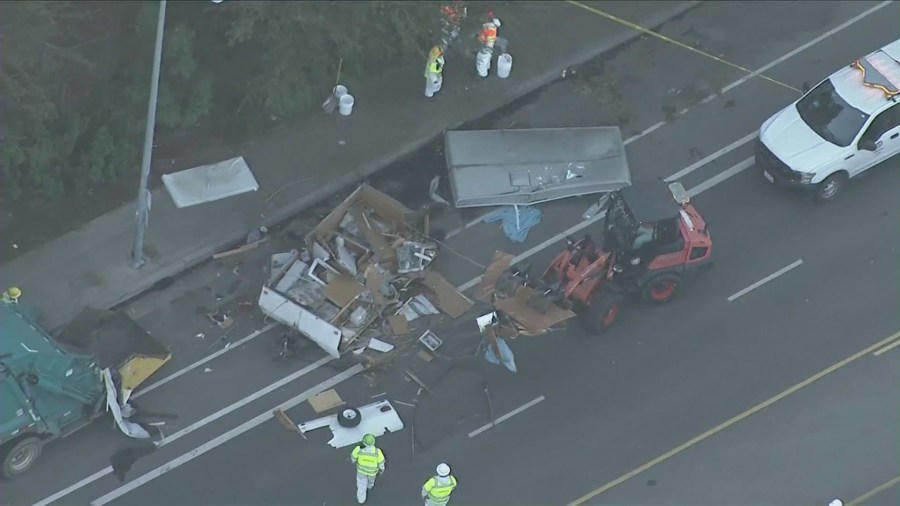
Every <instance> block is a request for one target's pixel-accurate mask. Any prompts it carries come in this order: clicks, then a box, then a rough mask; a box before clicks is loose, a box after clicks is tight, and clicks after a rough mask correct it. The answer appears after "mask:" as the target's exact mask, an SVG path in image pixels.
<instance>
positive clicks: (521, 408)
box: [469, 395, 544, 438]
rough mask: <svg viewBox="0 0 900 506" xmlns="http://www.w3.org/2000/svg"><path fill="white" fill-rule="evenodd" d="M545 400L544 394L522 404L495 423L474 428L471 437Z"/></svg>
mask: <svg viewBox="0 0 900 506" xmlns="http://www.w3.org/2000/svg"><path fill="white" fill-rule="evenodd" d="M543 400H544V396H543V395H542V396H540V397H538V398H537V399H534V400H532V401H530V402H528V403H526V404H524V405H522V406H519V407H518V408H516V409H514V410H512V411H510V412H509V413H507V414H505V415H503V416H501V417H500V418H498V419H497V420H496V421H495V422H494V423H489V424H487V425H484V426H482V427H479V428H477V429H475V430H473V431H472V432H470V433H469V437H470V438H472V437H475V436H477V435H479V434H481V433H482V432H484V431H486V430H488V429H490V428H491V427H495V426H497V425H500V424H501V423H503V422H505V421H506V420H509V419H510V418H512V417H514V416H516V415H518V414H519V413H521V412H523V411H525V410H526V409H528V408H530V407H532V406H534V405H535V404H537V403H539V402H541V401H543Z"/></svg>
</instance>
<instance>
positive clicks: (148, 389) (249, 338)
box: [131, 323, 278, 399]
mask: <svg viewBox="0 0 900 506" xmlns="http://www.w3.org/2000/svg"><path fill="white" fill-rule="evenodd" d="M277 325H278V324H277V323H270V324H268V325H266V326H265V327H263V328H261V329H258V330H254V331H253V332H252V333H251V334H250V335H248V336H246V337H244V338H241V339H239V340H237V341H235V342H233V343H231V345H230V346H228V347H225V348H222V349H221V350H219V351H217V352H215V353H212V354H210V355H209V356H207V357H205V358H201V359H200V360H198V361H196V362H194V363H193V364H191V365H189V366H187V367H185V368H184V369H181V370H179V371H178V372H174V373H172V374H170V375H168V376H166V377H165V378H163V379H161V380H159V381H157V382H156V383H152V384H150V385H147V386H146V387H144V388H142V389H140V390H138V391H137V392H136V393H135V394H134V395H132V396H131V398H132V399H137V398H138V397H140V396H142V395H144V394H146V393H147V392H152V391H153V390H156V389H157V388H159V387H161V386H163V385H165V384H166V383H168V382H170V381H172V380H174V379H176V378H178V377H180V376H183V375H185V374H187V373H189V372H190V371H193V370H194V369H196V368H198V367H200V366H201V365H203V364H205V363H207V362H209V361H211V360H214V359H216V358H217V357H219V356H221V355H224V354H225V353H228V351H229V350H233V349H235V348H237V347H239V346H241V345H243V344H245V343H247V342H249V341H252V340H253V339H255V338H256V337H257V336H260V335H262V334H265V333H266V332H268V331H270V330H272V329H274V328H275V327H276V326H277Z"/></svg>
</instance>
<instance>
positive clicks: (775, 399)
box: [570, 332, 900, 506]
mask: <svg viewBox="0 0 900 506" xmlns="http://www.w3.org/2000/svg"><path fill="white" fill-rule="evenodd" d="M898 337H900V332H897V333H896V334H894V335H892V336H891V337H888V338H886V339H883V340H881V341H879V342H877V343H875V344H873V345H872V346H869V347H868V348H866V349H864V350H862V351H860V352H857V353H855V354H853V355H851V356H849V357H847V358H845V359H844V360H841V361H840V362H838V363H836V364H834V365H832V366H831V367H829V368H827V369H825V370H823V371H820V372H818V373H816V374H814V375H812V376H810V377H809V378H806V379H805V380H803V381H801V382H800V383H797V384H796V385H794V386H792V387H791V388H788V389H787V390H785V391H783V392H781V393H780V394H778V395H776V396H774V397H771V398H769V399H768V400H765V401H763V402H761V403H759V404H757V405H756V406H753V407H752V408H750V409H748V410H747V411H744V412H743V413H741V414H739V415H737V416H735V417H733V418H731V419H729V420H728V421H725V422H723V423H721V424H719V425H717V426H715V427H713V428H712V429H710V430H708V431H706V432H704V433H703V434H700V435H699V436H696V437H694V438H693V439H691V440H690V441H688V442H686V443H683V444H682V445H680V446H678V447H676V448H673V449H672V450H669V451H668V452H666V453H664V454H662V455H660V456H659V457H656V458H655V459H653V460H651V461H650V462H647V463H646V464H644V465H642V466H640V467H638V468H637V469H634V470H633V471H631V472H628V473H626V474H623V475H622V476H620V477H618V478H616V479H615V480H613V481H611V482H609V483H607V484H606V485H603V486H602V487H599V488H597V489H594V490H593V491H591V492H589V493H587V494H585V495H583V496H581V497H579V498H578V499H576V500H575V501H574V502H572V503H570V506H575V505H579V504H583V503H585V502H586V501H588V500H590V499H592V498H594V497H596V496H598V495H600V494H602V493H604V492H606V491H607V490H609V489H611V488H613V487H615V486H617V485H620V484H622V483H623V482H625V481H628V480H630V479H631V478H633V477H635V476H637V475H639V474H641V473H643V472H644V471H646V470H648V469H650V468H651V467H654V466H656V465H657V464H660V463H662V462H665V461H666V460H669V459H670V458H672V457H674V456H675V455H678V454H679V453H681V452H683V451H684V450H687V449H688V448H690V447H692V446H694V445H695V444H697V443H699V442H700V441H703V440H704V439H707V438H709V437H710V436H713V435H715V434H717V433H719V432H721V431H723V430H725V429H727V428H728V427H731V426H732V425H734V424H736V423H738V422H740V421H741V420H743V419H745V418H747V417H748V416H750V415H752V414H754V413H756V412H758V411H762V410H763V409H765V408H767V407H769V406H771V405H772V404H775V403H776V402H778V401H780V400H782V399H784V398H785V397H787V396H789V395H791V394H793V393H794V392H796V391H798V390H800V389H802V388H804V387H806V386H808V385H810V384H812V383H815V382H816V381H818V380H820V379H822V378H824V377H825V376H827V375H829V374H831V373H833V372H835V371H837V370H838V369H840V368H842V367H844V366H846V365H848V364H850V363H852V362H854V361H856V360H858V359H860V358H861V357H864V356H866V355H868V354H869V353H872V351H874V350H877V349H878V348H881V347H882V346H884V345H885V344H887V343H889V342H891V341H893V340H894V339H897V338H898ZM889 483H890V482H889Z"/></svg>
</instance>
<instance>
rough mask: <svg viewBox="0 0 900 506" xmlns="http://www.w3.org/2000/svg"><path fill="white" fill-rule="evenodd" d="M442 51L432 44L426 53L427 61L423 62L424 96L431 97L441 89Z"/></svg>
mask: <svg viewBox="0 0 900 506" xmlns="http://www.w3.org/2000/svg"><path fill="white" fill-rule="evenodd" d="M443 73H444V51H443V50H442V49H441V48H440V47H439V46H434V47H432V48H431V51H430V52H429V53H428V63H426V64H425V96H426V97H428V98H431V97H433V96H434V94H435V93H437V92H439V91H441V86H442V85H443V84H444V77H443Z"/></svg>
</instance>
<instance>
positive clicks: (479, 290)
mask: <svg viewBox="0 0 900 506" xmlns="http://www.w3.org/2000/svg"><path fill="white" fill-rule="evenodd" d="M513 258H514V257H513V256H512V255H510V254H509V253H505V252H503V251H500V250H497V251H494V257H493V258H492V259H491V263H489V264H488V266H487V269H485V271H484V275H482V277H481V282H480V283H478V286H477V287H475V299H476V300H480V301H481V302H485V303H487V304H490V303H491V299H492V297H493V295H494V285H496V284H497V280H499V279H500V275H501V274H503V272H504V271H505V270H507V269H509V267H510V266H511V265H512V263H513Z"/></svg>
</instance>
